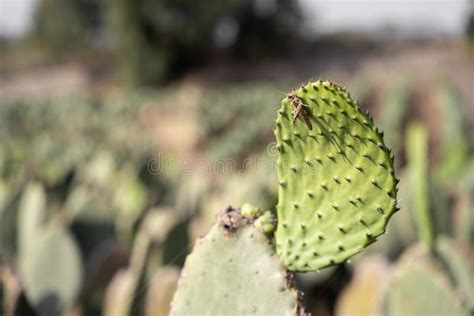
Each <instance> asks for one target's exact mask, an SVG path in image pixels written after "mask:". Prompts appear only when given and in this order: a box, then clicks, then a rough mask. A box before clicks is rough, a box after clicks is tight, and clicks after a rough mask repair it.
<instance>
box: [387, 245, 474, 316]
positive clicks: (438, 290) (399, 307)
mask: <svg viewBox="0 0 474 316" xmlns="http://www.w3.org/2000/svg"><path fill="white" fill-rule="evenodd" d="M384 305H385V306H384V313H383V315H386V316H400V315H407V316H418V315H436V316H438V315H439V316H441V315H443V316H444V315H450V316H467V315H469V312H468V311H467V310H466V309H464V308H463V306H462V304H461V300H460V299H459V297H458V296H457V295H456V292H455V290H454V289H453V287H452V285H451V283H450V280H449V277H448V276H447V275H446V274H445V273H443V270H442V269H441V266H439V265H436V264H435V262H433V261H432V260H431V258H430V256H429V253H428V251H427V248H426V247H424V245H423V247H422V246H421V245H416V246H415V247H413V248H411V249H409V250H408V251H406V252H405V254H404V255H403V257H402V258H401V259H400V262H399V263H398V264H397V266H396V267H395V271H394V272H393V275H392V280H391V282H390V284H389V286H388V287H387V292H386V294H385V303H384Z"/></svg>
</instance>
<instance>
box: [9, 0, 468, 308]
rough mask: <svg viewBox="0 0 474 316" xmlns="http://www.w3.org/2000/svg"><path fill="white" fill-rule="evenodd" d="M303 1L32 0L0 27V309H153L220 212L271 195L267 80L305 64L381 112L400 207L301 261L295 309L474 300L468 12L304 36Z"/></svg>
mask: <svg viewBox="0 0 474 316" xmlns="http://www.w3.org/2000/svg"><path fill="white" fill-rule="evenodd" d="M303 3H304V2H303V1H300V2H294V1H289V0H274V1H263V0H225V1H217V0H209V1H187V0H180V1H168V0H159V1H151V0H139V1H137V0H135V1H134V0H101V1H92V0H62V1H58V0H38V1H37V2H36V3H35V10H34V13H33V15H32V17H31V20H32V22H31V23H32V24H31V28H30V29H29V32H27V33H26V34H24V35H23V36H22V37H17V38H2V40H1V41H0V56H1V65H0V103H1V118H2V123H1V128H0V139H1V144H0V170H1V175H2V176H1V180H0V207H1V216H0V242H1V243H0V254H1V260H0V273H1V287H0V299H1V300H0V306H1V310H2V312H1V314H2V315H112V316H115V315H118V316H121V315H166V314H167V311H168V307H169V301H170V297H171V296H172V293H173V291H174V288H175V287H176V282H177V279H178V276H179V269H180V268H181V266H182V264H183V262H184V259H185V257H186V255H187V253H188V252H189V251H190V250H191V249H192V246H193V243H194V241H195V240H196V238H198V237H200V236H202V235H203V234H205V233H206V231H207V229H208V228H209V227H210V225H211V223H212V222H213V220H214V217H215V214H216V213H217V212H218V211H219V210H221V209H223V208H224V207H226V206H228V205H234V206H239V205H241V204H242V203H244V202H250V203H252V204H255V205H258V206H259V207H260V208H262V209H273V208H274V206H275V204H276V200H277V190H278V189H277V180H276V169H275V163H274V161H275V159H276V155H275V154H276V153H275V148H273V147H272V145H271V142H272V141H273V132H272V128H273V119H274V117H275V111H276V109H277V107H278V104H279V100H280V99H281V97H282V94H281V92H280V91H288V90H290V89H292V88H294V87H296V86H298V85H299V84H301V83H302V82H306V81H308V80H310V79H318V78H322V79H325V78H329V79H332V80H336V81H337V82H339V83H340V84H342V85H344V86H346V87H347V88H348V89H349V91H350V92H351V94H352V95H354V96H355V97H357V98H358V100H359V101H360V103H361V106H362V107H363V108H364V109H366V110H369V111H370V112H371V113H372V114H373V115H374V117H375V121H376V124H377V125H378V126H379V127H381V128H382V129H383V130H384V132H385V137H386V141H387V143H388V145H390V147H391V148H392V151H393V153H394V155H395V163H396V169H397V170H396V173H397V175H398V177H399V178H400V192H399V204H400V207H401V211H400V212H399V213H397V214H396V216H394V218H393V221H392V222H391V223H390V226H389V230H388V234H386V235H384V236H383V237H382V238H381V239H380V240H379V242H378V243H376V244H375V245H373V246H371V247H370V248H369V249H368V250H367V251H366V252H365V253H363V254H361V255H359V256H356V257H355V258H354V259H353V260H352V262H351V263H346V264H344V265H341V266H338V267H334V268H330V269H326V270H323V271H322V272H321V273H309V274H301V275H298V276H297V282H298V284H299V286H300V287H301V288H302V289H303V290H304V291H305V303H306V306H307V308H308V310H309V311H311V312H313V314H314V315H334V314H335V315H343V316H345V315H389V314H390V315H403V314H406V313H408V312H409V311H407V310H406V309H404V306H405V305H404V303H403V302H406V301H407V299H414V298H420V299H419V300H415V301H413V302H412V301H410V304H411V305H410V304H408V305H410V306H415V307H417V308H419V309H418V311H424V312H426V311H427V310H428V311H430V310H429V309H426V308H428V307H429V306H430V305H431V303H432V302H433V301H434V300H439V301H442V302H444V301H443V298H446V297H447V299H446V300H448V303H446V305H444V306H448V307H449V308H452V309H450V310H449V311H457V308H459V306H463V308H465V310H467V309H470V310H471V311H472V308H473V306H474V305H473V302H474V300H473V298H472V293H473V291H472V284H473V283H472V282H471V283H470V282H469V281H470V280H472V277H473V273H472V266H474V254H473V248H472V245H473V241H474V217H473V205H474V204H473V196H474V133H473V131H474V126H473V125H474V104H473V100H474V95H473V93H472V86H473V83H474V80H473V78H474V75H473V71H474V66H473V62H472V54H473V49H472V45H473V41H472V29H473V28H472V25H473V22H472V21H473V14H472V10H471V11H470V13H469V12H468V13H467V14H465V15H464V16H465V17H466V20H465V21H464V22H463V23H464V24H463V34H458V35H457V36H444V35H440V34H437V33H435V35H431V36H429V37H423V34H424V33H423V32H424V30H422V29H421V27H420V29H418V28H414V29H413V30H411V31H412V33H413V34H415V35H417V34H419V36H418V35H417V36H413V37H410V38H404V37H400V36H399V35H398V34H397V32H396V31H393V30H390V28H388V30H380V31H379V32H375V33H373V32H372V33H371V32H362V31H355V30H354V31H347V32H333V33H329V34H326V35H313V36H309V35H308V34H310V32H309V31H308V23H310V22H312V21H311V18H308V10H307V6H308V4H307V3H306V7H303V5H302V4H303ZM339 5H342V4H339ZM466 7H467V8H471V9H472V7H469V6H468V5H467V6H466ZM305 8H306V9H305ZM341 9H342V8H341ZM329 13H330V12H329V11H327V12H326V11H320V12H319V13H318V14H319V16H320V17H322V16H323V15H324V14H329ZM359 13H362V12H357V11H354V12H353V13H352V14H359ZM2 14H4V13H2ZM317 18H318V15H316V17H315V19H317ZM413 34H412V35H413ZM417 148H418V149H419V148H426V150H425V151H423V150H417ZM420 209H422V211H427V212H429V213H430V214H431V217H432V221H433V227H434V229H433V230H434V232H435V236H437V238H436V240H437V241H436V244H435V246H434V247H435V248H436V249H437V250H436V251H437V255H436V256H434V257H433V256H431V255H426V254H424V253H422V252H421V251H420V250H419V245H418V244H417V243H418V242H417V241H418V237H417V236H418V234H417V232H418V226H417V223H416V221H415V216H414V214H416V212H418V211H420ZM413 258H415V259H413ZM451 259H452V260H451ZM413 260H415V262H418V263H417V264H413V263H412V261H413ZM440 262H441V263H440ZM407 263H408V264H407ZM430 273H431V274H430ZM430 280H441V281H440V282H437V281H436V282H435V285H433V284H432V283H430V282H432V281H430ZM439 284H442V286H440V287H439V288H438V287H437V286H438V285H439ZM417 286H420V287H419V288H417ZM406 288H414V289H415V290H416V295H415V294H410V293H412V292H410V291H405V289H406ZM418 289H419V290H418ZM426 289H428V290H430V291H431V290H432V292H429V291H428V290H426ZM405 293H408V294H406V295H407V296H408V297H407V296H404V295H405ZM440 293H441V294H440ZM437 295H440V296H441V298H438V296H437ZM435 297H436V299H434V298H435ZM435 312H438V311H436V310H435Z"/></svg>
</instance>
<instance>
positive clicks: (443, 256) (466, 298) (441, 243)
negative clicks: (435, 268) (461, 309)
mask: <svg viewBox="0 0 474 316" xmlns="http://www.w3.org/2000/svg"><path fill="white" fill-rule="evenodd" d="M463 250H464V251H463ZM436 253H437V255H438V257H439V259H440V260H441V261H442V263H443V265H444V268H445V269H446V270H447V271H448V274H449V275H450V277H451V279H452V281H453V283H454V285H455V287H456V288H457V290H458V292H459V293H458V294H459V296H460V297H461V299H462V301H463V302H464V305H465V306H467V307H468V308H469V309H471V310H473V311H474V274H473V273H472V268H470V266H469V259H468V256H467V255H468V254H469V251H467V250H465V248H464V247H462V245H461V244H459V243H457V242H456V241H454V240H451V239H449V238H446V237H440V238H438V239H437V240H436Z"/></svg>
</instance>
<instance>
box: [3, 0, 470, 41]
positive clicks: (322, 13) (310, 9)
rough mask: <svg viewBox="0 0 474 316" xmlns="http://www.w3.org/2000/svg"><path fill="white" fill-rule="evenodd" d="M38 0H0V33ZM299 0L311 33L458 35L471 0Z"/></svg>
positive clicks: (20, 24)
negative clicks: (387, 32) (385, 31)
mask: <svg viewBox="0 0 474 316" xmlns="http://www.w3.org/2000/svg"><path fill="white" fill-rule="evenodd" d="M36 1H38V0H0V35H6V36H18V35H21V34H24V33H25V32H26V31H27V30H28V28H29V26H30V23H31V16H32V12H33V9H34V4H35V3H36ZM259 1H261V2H269V3H272V2H273V1H275V0H259ZM299 1H300V3H301V6H302V9H303V12H304V13H305V16H306V18H307V25H306V28H305V32H306V33H307V34H308V36H311V35H313V34H328V33H333V32H339V31H356V32H365V31H368V32H373V31H375V30H382V29H387V28H388V27H389V28H391V29H393V30H395V31H396V32H397V33H399V34H401V35H406V36H410V35H414V36H418V35H423V34H425V35H426V34H427V35H437V34H443V35H451V36H457V35H461V34H462V32H463V28H464V25H465V23H466V16H467V14H468V12H469V0H414V1H410V0H402V1H394V0H372V1H367V0H366V1H361V0H299ZM412 30H415V31H416V32H413V31H412Z"/></svg>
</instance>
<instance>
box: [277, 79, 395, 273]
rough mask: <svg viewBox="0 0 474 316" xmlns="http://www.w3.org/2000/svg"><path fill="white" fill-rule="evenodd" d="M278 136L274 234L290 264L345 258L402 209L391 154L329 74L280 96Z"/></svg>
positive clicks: (298, 267)
mask: <svg viewBox="0 0 474 316" xmlns="http://www.w3.org/2000/svg"><path fill="white" fill-rule="evenodd" d="M298 111H299V114H298ZM295 116H296V117H295ZM275 136H276V140H277V148H278V150H279V152H280V156H279V158H278V175H279V181H280V188H279V193H278V205H277V213H278V227H277V231H276V233H275V240H276V249H277V253H278V255H279V256H280V257H281V259H282V260H283V262H284V264H285V266H286V267H287V268H288V269H290V270H292V271H311V270H318V269H321V268H324V267H327V266H331V265H334V264H338V263H341V262H344V261H346V260H347V259H348V258H349V257H351V256H353V255H354V254H356V253H358V252H360V251H362V250H363V249H364V248H365V247H367V246H368V245H369V244H371V243H373V242H374V241H375V240H376V239H377V237H378V236H380V235H381V234H383V233H384V232H385V227H386V225H387V222H388V220H389V219H390V217H391V216H392V214H393V213H394V212H395V211H396V210H397V208H396V193H397V189H396V184H397V180H396V178H395V175H394V170H393V158H392V157H391V155H390V150H389V149H388V148H387V147H386V146H385V144H384V141H383V134H382V133H381V132H379V131H378V130H377V128H376V127H375V125H374V123H373V121H372V119H371V118H370V117H369V116H368V115H367V114H364V113H362V112H361V110H360V108H359V105H358V104H357V102H356V101H354V100H353V99H352V98H351V96H350V95H349V93H347V92H346V91H345V90H344V89H343V88H341V87H339V86H338V85H336V84H334V83H332V82H328V81H324V82H321V81H317V82H313V83H309V84H307V85H306V86H303V87H301V88H299V89H297V90H295V91H292V92H291V93H289V94H288V95H287V97H285V98H284V99H283V100H282V106H281V108H280V110H279V111H278V117H277V119H276V129H275Z"/></svg>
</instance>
